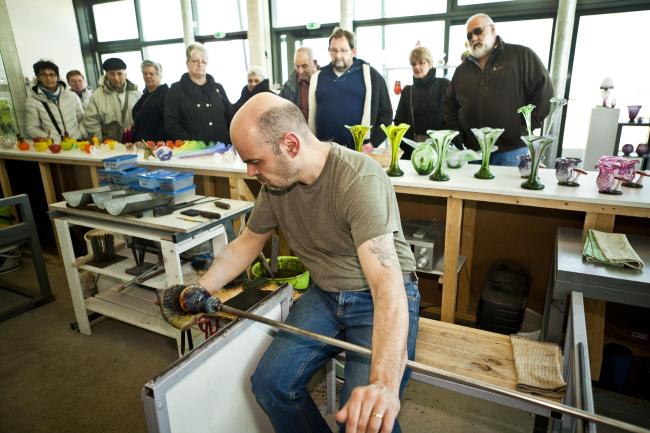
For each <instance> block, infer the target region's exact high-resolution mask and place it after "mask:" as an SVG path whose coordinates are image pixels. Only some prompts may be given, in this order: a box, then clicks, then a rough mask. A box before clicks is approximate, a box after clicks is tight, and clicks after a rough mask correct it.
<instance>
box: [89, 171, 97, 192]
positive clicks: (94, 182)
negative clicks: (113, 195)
mask: <svg viewBox="0 0 650 433" xmlns="http://www.w3.org/2000/svg"><path fill="white" fill-rule="evenodd" d="M88 172H89V173H90V182H91V183H92V185H93V188H97V187H98V186H99V176H98V175H97V167H88Z"/></svg>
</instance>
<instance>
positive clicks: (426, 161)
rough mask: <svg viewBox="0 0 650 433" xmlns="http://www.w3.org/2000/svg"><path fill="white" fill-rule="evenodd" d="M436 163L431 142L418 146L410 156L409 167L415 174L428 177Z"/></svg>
mask: <svg viewBox="0 0 650 433" xmlns="http://www.w3.org/2000/svg"><path fill="white" fill-rule="evenodd" d="M435 161H436V153H435V152H434V151H433V148H432V147H431V140H427V141H424V142H422V143H420V144H418V147H417V148H416V149H415V150H414V151H413V153H412V154H411V165H412V166H413V169H414V170H415V172H416V173H417V174H420V175H423V176H428V175H430V174H431V172H432V171H433V165H434V163H435Z"/></svg>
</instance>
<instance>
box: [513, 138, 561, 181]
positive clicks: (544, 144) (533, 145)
mask: <svg viewBox="0 0 650 433" xmlns="http://www.w3.org/2000/svg"><path fill="white" fill-rule="evenodd" d="M521 139H522V141H523V142H524V143H526V146H527V147H528V153H530V175H529V176H528V179H526V180H525V181H523V182H522V183H521V187H522V188H524V189H531V190H537V191H538V190H540V189H544V184H543V183H542V182H541V181H540V180H539V164H540V162H542V157H543V155H544V152H546V149H547V148H548V146H550V145H551V143H553V141H554V140H555V138H554V137H538V136H536V135H528V136H522V137H521Z"/></svg>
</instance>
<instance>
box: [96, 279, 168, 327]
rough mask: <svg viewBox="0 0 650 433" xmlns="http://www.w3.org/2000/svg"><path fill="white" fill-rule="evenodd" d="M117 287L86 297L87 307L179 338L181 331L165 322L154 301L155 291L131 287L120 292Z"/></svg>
mask: <svg viewBox="0 0 650 433" xmlns="http://www.w3.org/2000/svg"><path fill="white" fill-rule="evenodd" d="M117 287H119V286H115V287H113V288H110V289H107V290H104V291H103V292H101V293H99V294H97V295H95V296H93V297H92V298H88V299H86V308H87V309H88V310H89V311H94V312H96V313H99V314H102V315H104V316H107V317H111V318H113V319H117V320H120V321H122V322H126V323H129V324H131V325H134V326H138V327H140V328H144V329H147V330H149V331H152V332H155V333H157V334H161V335H165V336H168V337H171V338H174V339H176V338H178V335H179V333H180V331H179V330H178V329H176V328H174V327H173V326H171V325H170V324H168V323H167V322H165V320H164V319H163V318H162V315H161V314H160V307H159V306H158V305H156V304H155V303H154V302H155V300H156V293H155V292H154V291H152V290H147V289H143V288H140V287H129V288H126V289H124V290H123V291H122V292H118V291H117Z"/></svg>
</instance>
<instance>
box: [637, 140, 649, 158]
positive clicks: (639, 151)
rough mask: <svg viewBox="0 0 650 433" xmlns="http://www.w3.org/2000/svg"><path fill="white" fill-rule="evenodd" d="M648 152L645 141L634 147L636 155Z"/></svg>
mask: <svg viewBox="0 0 650 433" xmlns="http://www.w3.org/2000/svg"><path fill="white" fill-rule="evenodd" d="M647 153H648V145H647V144H646V143H640V144H639V145H638V146H637V147H636V154H637V155H638V156H644V155H646V154H647Z"/></svg>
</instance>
